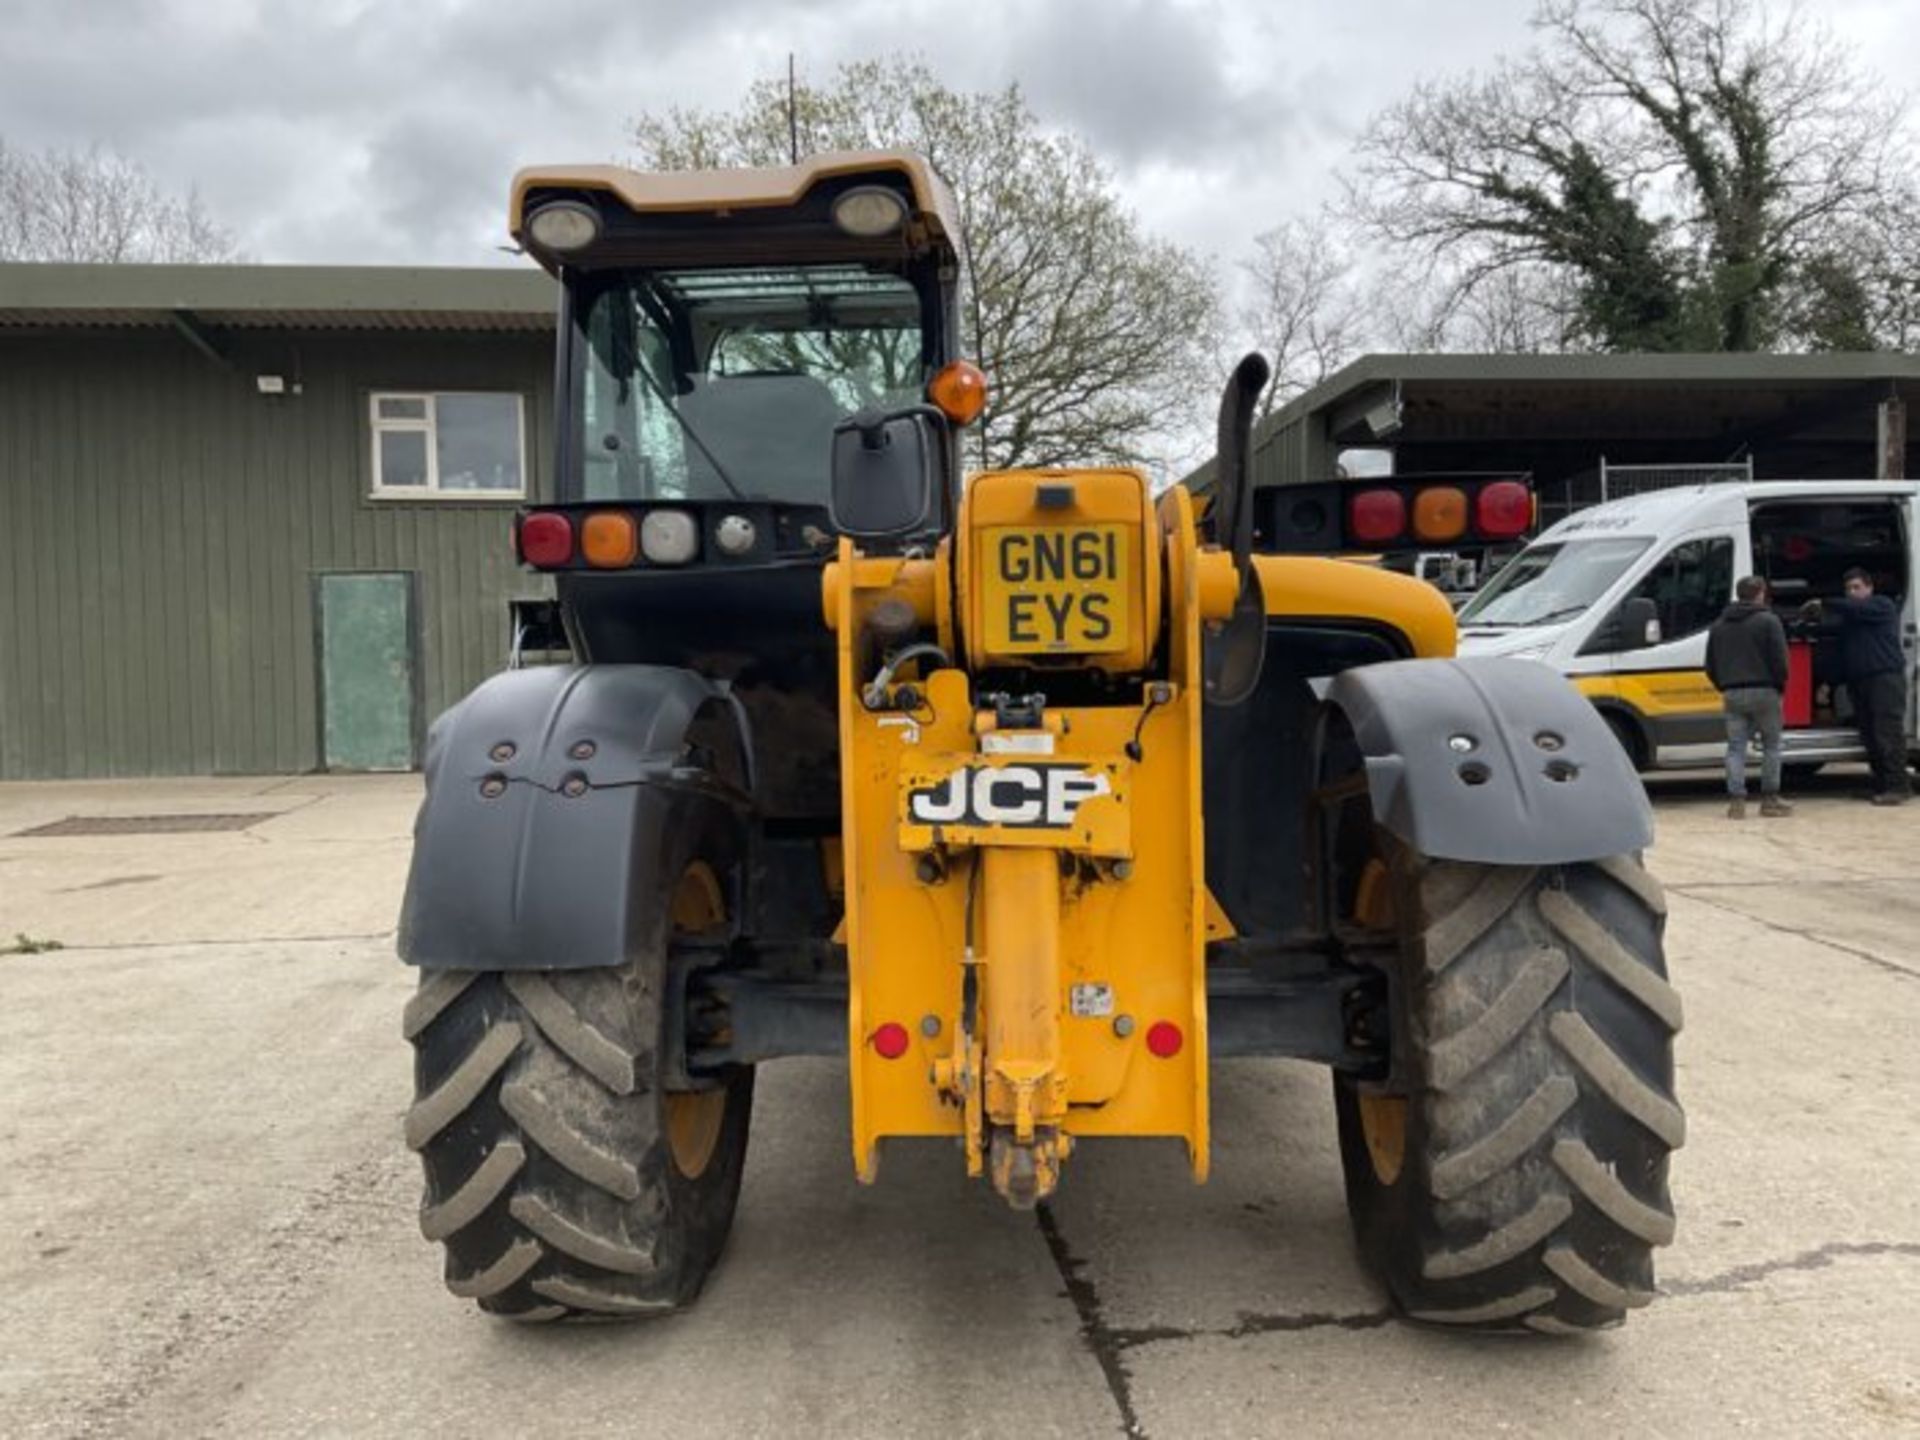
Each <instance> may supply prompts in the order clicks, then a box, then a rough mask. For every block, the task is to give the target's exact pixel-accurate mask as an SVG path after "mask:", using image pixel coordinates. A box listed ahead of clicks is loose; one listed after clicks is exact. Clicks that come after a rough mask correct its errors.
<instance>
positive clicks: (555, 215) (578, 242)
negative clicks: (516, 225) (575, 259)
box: [527, 200, 600, 254]
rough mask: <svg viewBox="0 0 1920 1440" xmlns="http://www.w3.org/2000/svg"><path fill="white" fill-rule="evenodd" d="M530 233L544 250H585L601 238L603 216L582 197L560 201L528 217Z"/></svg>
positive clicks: (544, 206) (528, 232)
mask: <svg viewBox="0 0 1920 1440" xmlns="http://www.w3.org/2000/svg"><path fill="white" fill-rule="evenodd" d="M527 235H528V237H529V238H530V239H531V240H532V241H533V243H534V244H536V245H538V246H539V247H540V248H541V249H542V250H553V251H557V252H560V253H562V254H564V253H566V252H568V251H572V250H584V249H585V248H586V247H587V246H589V245H591V244H592V243H593V242H594V241H595V240H597V239H599V238H600V216H599V214H598V213H597V212H596V211H595V210H594V208H593V207H592V206H591V205H585V204H582V203H581V202H580V201H578V200H556V201H554V202H553V203H552V204H551V205H542V206H541V207H540V208H539V209H538V210H536V211H534V212H533V214H532V215H530V216H529V217H528V218H527Z"/></svg>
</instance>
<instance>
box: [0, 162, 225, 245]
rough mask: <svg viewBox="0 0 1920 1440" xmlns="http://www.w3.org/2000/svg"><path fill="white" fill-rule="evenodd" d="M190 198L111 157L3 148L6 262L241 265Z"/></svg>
mask: <svg viewBox="0 0 1920 1440" xmlns="http://www.w3.org/2000/svg"><path fill="white" fill-rule="evenodd" d="M244 258H245V256H244V255H242V254H241V252H240V250H239V247H238V245H237V244H236V243H235V241H234V237H233V235H232V233H231V232H230V231H228V230H225V229H223V228H222V227H221V226H219V225H217V224H215V223H214V221H213V220H212V218H211V217H210V216H208V214H207V212H206V210H205V208H204V207H203V206H202V205H201V203H200V197H199V196H198V194H196V193H195V192H193V191H191V190H189V191H188V192H187V194H186V195H185V196H184V197H182V196H175V195H169V194H167V193H166V192H165V191H163V190H162V189H161V188H160V187H159V185H158V184H156V183H155V181H154V179H153V177H152V176H151V175H149V174H148V173H147V172H146V170H145V169H144V168H143V167H142V166H140V165H139V164H138V163H136V162H135V161H132V160H129V159H127V158H126V157H124V156H122V155H119V154H116V153H115V152H114V151H112V150H107V149H103V148H102V147H100V146H97V145H96V146H93V147H92V148H90V149H87V150H59V149H48V150H38V151H28V150H17V149H11V148H9V147H8V146H7V144H6V142H5V141H3V140H0V260H42V261H79V262H93V263H102V264H118V263H126V262H132V261H160V262H173V263H183V264H184V263H210V262H216V261H234V260H242V259H244Z"/></svg>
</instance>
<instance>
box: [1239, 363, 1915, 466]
mask: <svg viewBox="0 0 1920 1440" xmlns="http://www.w3.org/2000/svg"><path fill="white" fill-rule="evenodd" d="M1889 379H1920V355H1906V354H1900V353H1896V352H1892V351H1887V352H1879V351H1876V352H1871V353H1853V352H1846V353H1833V354H1822V355H1756V354H1725V353H1714V354H1659V355H1363V356H1362V357H1361V358H1360V359H1358V360H1355V361H1354V362H1353V363H1352V364H1350V365H1347V366H1345V367H1343V368H1342V369H1340V370H1337V371H1335V372H1334V373H1333V374H1332V375H1329V376H1328V377H1327V378H1326V379H1325V380H1322V381H1321V382H1320V383H1319V384H1318V385H1315V386H1314V387H1313V388H1312V389H1310V390H1304V391H1302V392H1301V393H1300V394H1298V395H1296V396H1294V397H1293V399H1291V400H1289V401H1288V402H1287V403H1286V404H1285V405H1283V406H1282V407H1281V408H1280V409H1278V410H1276V411H1274V413H1273V414H1272V415H1270V416H1268V417H1267V418H1266V419H1265V420H1264V421H1262V422H1261V424H1260V426H1259V427H1258V429H1257V430H1256V432H1255V436H1254V444H1255V445H1256V446H1258V445H1260V444H1261V443H1262V442H1264V441H1265V439H1266V438H1267V437H1268V436H1269V435H1272V434H1273V433H1274V432H1276V431H1279V430H1283V429H1285V428H1286V427H1287V426H1288V425H1291V424H1293V423H1294V422H1295V421H1297V420H1300V419H1303V418H1304V417H1306V416H1308V415H1311V414H1312V413H1313V412H1314V411H1316V410H1324V409H1326V408H1327V407H1328V406H1329V405H1332V404H1335V403H1336V402H1338V401H1340V400H1343V399H1346V398H1348V397H1349V396H1350V395H1352V394H1353V393H1354V392H1355V391H1357V390H1360V389H1362V388H1364V387H1365V386H1367V385H1371V384H1377V383H1380V382H1383V381H1384V382H1389V383H1391V382H1393V381H1400V382H1402V383H1406V382H1414V381H1444V382H1450V383H1454V384H1469V385H1470V384H1499V383H1504V384H1508V385H1514V384H1520V385H1528V386H1534V385H1540V386H1552V385H1561V386H1596V385H1606V386H1618V385H1634V384H1638V385H1665V384H1683V385H1701V384H1724V385H1739V386H1754V385H1797V384H1814V385H1820V384H1846V383H1849V382H1855V383H1857V382H1862V381H1869V380H1889Z"/></svg>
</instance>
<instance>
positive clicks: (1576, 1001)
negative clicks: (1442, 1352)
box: [1334, 842, 1685, 1333]
mask: <svg viewBox="0 0 1920 1440" xmlns="http://www.w3.org/2000/svg"><path fill="white" fill-rule="evenodd" d="M1388 843H1389V845H1390V847H1391V848H1390V855H1391V858H1390V859H1389V860H1388V861H1385V862H1383V861H1380V860H1374V861H1372V862H1370V863H1369V865H1368V867H1367V871H1366V872H1365V874H1364V876H1363V878H1362V881H1361V886H1360V900H1361V903H1360V905H1359V906H1358V907H1357V908H1358V909H1359V912H1360V913H1359V915H1358V916H1357V918H1358V919H1359V920H1360V922H1361V924H1362V925H1364V926H1366V927H1367V928H1369V929H1376V930H1385V929H1391V930H1393V931H1394V932H1396V934H1397V937H1398V947H1397V948H1398V961H1397V966H1396V969H1397V974H1396V975H1395V977H1394V978H1395V984H1394V986H1393V987H1392V988H1393V994H1394V996H1395V1000H1394V1005H1395V1014H1394V1017H1393V1037H1394V1038H1393V1043H1394V1046H1395V1049H1396V1061H1397V1063H1396V1065H1395V1067H1394V1073H1395V1076H1396V1079H1395V1081H1394V1082H1392V1083H1387V1082H1382V1083H1378V1084H1370V1083H1368V1082H1364V1081H1356V1080H1353V1079H1351V1078H1348V1077H1344V1076H1336V1078H1335V1092H1334V1093H1335V1105H1336V1108H1337V1112H1338V1118H1339V1129H1340V1152H1341V1161H1342V1165H1343V1168H1344V1170H1345V1173H1346V1182H1347V1201H1348V1207H1349V1209H1350V1210H1351V1212H1352V1215H1353V1221H1354V1226H1355V1230H1356V1233H1357V1235H1358V1239H1359V1244H1360V1248H1361V1251H1362V1253H1363V1254H1364V1256H1365V1258H1366V1259H1367V1260H1368V1261H1369V1262H1370V1263H1371V1264H1372V1266H1373V1267H1374V1268H1375V1269H1376V1270H1377V1271H1378V1272H1379V1274H1380V1275H1381V1277H1382V1279H1383V1280H1384V1281H1385V1283H1386V1286H1387V1289H1388V1291H1389V1292H1390V1294H1391V1295H1392V1297H1393V1299H1394V1301H1395V1303H1396V1304H1397V1305H1398V1306H1399V1307H1400V1308H1401V1310H1403V1311H1404V1312H1405V1313H1406V1314H1407V1315H1409V1316H1410V1317H1412V1318H1414V1319H1417V1320H1424V1321H1432V1322H1436V1323H1439V1324H1447V1325H1458V1326H1467V1327H1471V1328H1476V1329H1488V1330H1510V1329H1521V1328H1526V1329H1532V1330H1538V1331H1546V1332H1550V1333H1558V1332H1566V1331H1581V1330H1594V1329H1601V1328H1604V1327H1607V1326H1610V1325H1615V1324H1618V1323H1619V1322H1620V1321H1621V1319H1622V1318H1623V1317H1624V1315H1625V1313H1626V1311H1627V1310H1629V1309H1632V1308H1634V1307H1635V1306H1639V1305H1644V1304H1646V1303H1647V1302H1648V1301H1650V1300H1651V1299H1652V1298H1653V1291H1654V1284H1653V1251H1654V1249H1655V1248H1656V1247H1658V1246H1661V1245H1665V1244H1667V1243H1668V1242H1669V1241H1671V1240H1672V1238H1673V1230H1674V1219H1673V1210H1672V1206H1671V1203H1670V1201H1669V1199H1668V1194H1667V1164H1668V1156H1669V1154H1670V1153H1671V1152H1672V1150H1674V1149H1675V1148H1676V1147H1678V1146H1679V1145H1680V1143H1681V1141H1682V1139H1683V1138H1684V1133H1685V1121H1684V1118H1683V1116H1682V1114H1681V1111H1680V1107H1679V1105H1678V1104H1677V1103H1676V1102H1675V1100H1674V1095H1673V1036H1674V1034H1675V1033H1676V1032H1677V1031H1678V1030H1679V1028H1680V1000H1679V997H1678V995H1676V994H1675V992H1674V990H1673V988H1672V987H1671V986H1670V985H1669V984H1668V983H1667V980H1666V973H1665V965H1664V963H1663V960H1662V952H1661V930H1662V927H1663V923H1664V914H1665V902H1664V900H1663V898H1662V895H1661V891H1660V886H1659V883H1658V882H1657V881H1656V880H1654V879H1653V877H1652V876H1650V875H1648V874H1647V872H1646V871H1645V870H1644V869H1642V868H1641V866H1640V863H1639V861H1638V860H1636V859H1634V858H1633V857H1631V856H1620V857H1616V858H1614V859H1611V860H1603V861H1598V862H1595V863H1592V864H1580V865H1566V866H1541V867H1531V866H1500V865H1472V864H1461V863H1455V862H1435V861H1428V860H1425V859H1423V858H1421V857H1419V856H1416V855H1414V854H1413V853H1411V852H1410V851H1407V850H1405V849H1404V848H1401V847H1399V846H1398V845H1397V843H1395V842H1388Z"/></svg>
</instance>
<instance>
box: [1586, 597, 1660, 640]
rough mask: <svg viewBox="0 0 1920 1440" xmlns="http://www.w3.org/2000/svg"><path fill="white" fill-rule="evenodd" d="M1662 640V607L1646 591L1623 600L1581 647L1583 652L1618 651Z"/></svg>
mask: <svg viewBox="0 0 1920 1440" xmlns="http://www.w3.org/2000/svg"><path fill="white" fill-rule="evenodd" d="M1659 643H1660V609H1659V607H1658V606H1657V605H1655V604H1654V603H1653V601H1651V600H1649V599H1647V597H1646V596H1644V595H1635V596H1633V597H1631V598H1630V599H1626V600H1622V601H1621V602H1620V604H1619V605H1618V606H1617V607H1616V608H1615V610H1614V612H1613V613H1612V614H1611V615H1609V616H1608V617H1607V618H1606V620H1605V621H1603V622H1602V623H1601V624H1600V625H1598V626H1596V627H1595V628H1594V632H1593V637H1592V638H1591V639H1590V640H1588V641H1587V643H1586V644H1585V645H1582V646H1581V647H1580V653H1581V654H1582V655H1618V654H1621V653H1622V652H1624V651H1628V650H1640V649H1643V648H1645V647H1646V646H1648V645H1658V644H1659Z"/></svg>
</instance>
